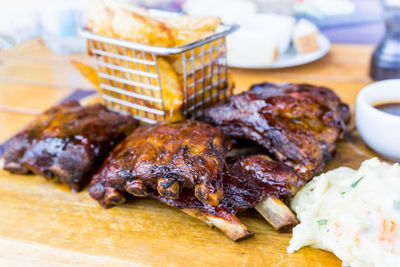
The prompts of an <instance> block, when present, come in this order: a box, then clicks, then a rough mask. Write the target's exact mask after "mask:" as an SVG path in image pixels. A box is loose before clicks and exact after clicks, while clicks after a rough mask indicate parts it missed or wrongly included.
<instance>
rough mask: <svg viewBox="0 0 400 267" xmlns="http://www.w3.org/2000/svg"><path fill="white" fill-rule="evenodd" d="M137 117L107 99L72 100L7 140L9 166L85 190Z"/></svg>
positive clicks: (74, 188) (7, 161) (14, 170)
mask: <svg viewBox="0 0 400 267" xmlns="http://www.w3.org/2000/svg"><path fill="white" fill-rule="evenodd" d="M136 126H137V122H136V121H135V120H134V119H132V118H130V117H128V116H121V115H119V114H117V113H115V112H112V111H109V110H107V108H106V107H104V106H103V105H101V104H95V105H91V106H85V107H83V106H81V105H80V104H79V103H78V102H76V101H70V102H66V103H63V104H60V105H58V106H55V107H52V108H50V109H49V110H47V111H46V112H44V113H43V114H42V115H40V116H39V117H38V118H37V119H36V120H35V121H34V122H33V123H31V124H30V125H29V126H28V127H27V128H26V129H24V130H23V131H21V132H20V133H18V134H17V135H16V136H14V137H13V138H12V139H10V141H8V142H7V146H6V152H5V154H4V160H5V163H4V169H5V170H8V171H10V172H12V173H21V174H26V173H29V172H33V173H35V174H39V175H43V176H45V177H46V178H48V179H54V180H57V181H59V182H61V183H65V184H67V185H69V187H70V188H71V190H74V191H79V190H81V189H82V187H83V186H85V185H86V184H87V183H89V179H90V173H91V171H92V169H93V168H94V167H95V166H96V165H98V163H99V160H101V159H102V158H103V156H104V155H105V154H106V153H108V152H109V151H110V150H111V148H113V147H114V145H115V144H117V143H118V142H119V141H121V140H122V139H123V138H124V137H126V136H127V135H128V134H129V133H131V132H132V131H133V130H134V129H135V128H136Z"/></svg>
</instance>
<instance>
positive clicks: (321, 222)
mask: <svg viewBox="0 0 400 267" xmlns="http://www.w3.org/2000/svg"><path fill="white" fill-rule="evenodd" d="M317 223H318V224H319V225H326V224H327V223H328V220H327V219H321V220H318V221H317Z"/></svg>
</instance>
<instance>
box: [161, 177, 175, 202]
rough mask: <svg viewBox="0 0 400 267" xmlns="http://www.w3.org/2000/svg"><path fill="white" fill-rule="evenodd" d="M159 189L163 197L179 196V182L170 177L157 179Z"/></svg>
mask: <svg viewBox="0 0 400 267" xmlns="http://www.w3.org/2000/svg"><path fill="white" fill-rule="evenodd" d="M157 191H158V193H159V194H160V195H162V196H163V197H166V198H173V199H176V198H178V197H179V184H178V182H176V181H173V180H171V179H168V178H165V179H164V178H160V179H158V181H157Z"/></svg>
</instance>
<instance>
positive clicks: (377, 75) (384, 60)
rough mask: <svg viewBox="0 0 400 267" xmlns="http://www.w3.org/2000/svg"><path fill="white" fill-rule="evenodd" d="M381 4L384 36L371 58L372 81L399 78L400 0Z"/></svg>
mask: <svg viewBox="0 0 400 267" xmlns="http://www.w3.org/2000/svg"><path fill="white" fill-rule="evenodd" d="M382 2H383V8H384V15H385V22H386V34H385V36H384V38H383V40H382V42H381V43H380V44H379V45H378V47H377V48H376V49H375V51H374V54H373V56H372V60H371V68H370V75H371V77H372V78H373V79H374V80H385V79H393V78H400V0H386V1H382Z"/></svg>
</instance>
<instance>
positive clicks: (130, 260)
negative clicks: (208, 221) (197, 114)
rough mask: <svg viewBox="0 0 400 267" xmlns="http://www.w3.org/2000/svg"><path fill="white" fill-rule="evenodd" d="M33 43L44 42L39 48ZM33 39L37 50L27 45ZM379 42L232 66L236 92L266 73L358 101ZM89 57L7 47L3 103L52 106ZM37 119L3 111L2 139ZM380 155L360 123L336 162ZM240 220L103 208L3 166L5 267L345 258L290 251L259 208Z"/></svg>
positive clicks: (0, 209)
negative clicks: (237, 223) (280, 64)
mask: <svg viewBox="0 0 400 267" xmlns="http://www.w3.org/2000/svg"><path fill="white" fill-rule="evenodd" d="M32 47H34V48H35V49H33V50H32ZM27 48H29V49H28V50H29V51H33V52H29V53H28V52H27ZM371 52H372V47H370V46H351V45H333V46H332V50H331V51H330V52H329V54H328V55H327V56H326V57H324V58H323V59H321V60H319V61H317V62H315V63H313V64H309V65H305V66H301V67H294V68H288V69H283V70H258V71H253V70H241V69H233V70H232V72H233V76H234V80H235V82H236V92H240V91H243V90H245V89H247V88H248V87H249V86H250V85H251V84H253V83H257V82H263V81H274V82H283V81H289V82H308V83H313V84H320V85H326V86H329V87H331V88H333V89H334V90H335V91H336V92H337V93H338V94H339V95H340V96H341V97H342V98H343V100H344V101H345V102H348V103H349V104H354V103H355V98H356V95H357V93H358V92H359V90H360V89H361V88H362V87H364V86H365V85H366V84H368V83H370V82H371V80H370V79H369V78H368V75H367V74H368V62H369V59H370V54H371ZM72 58H73V59H76V60H81V59H82V61H86V62H91V60H92V59H89V58H87V57H86V56H79V55H75V56H60V55H55V54H52V53H50V52H49V51H48V50H47V49H46V48H44V47H43V45H42V44H41V43H40V42H38V41H37V40H36V41H34V42H33V43H31V44H24V45H22V47H19V48H17V49H15V50H14V51H11V52H10V53H8V54H4V53H3V54H0V105H6V106H11V107H13V106H14V107H20V108H31V109H37V110H44V109H46V108H48V107H49V106H51V105H53V104H54V103H55V102H57V101H59V100H60V99H62V98H63V97H64V96H66V95H68V94H69V93H70V92H71V91H72V90H73V89H74V88H76V87H80V88H88V87H90V85H88V83H87V81H85V79H84V78H82V77H80V76H79V74H78V73H77V71H76V70H74V68H73V67H72V66H71V65H70V63H69V61H70V60H71V59H72ZM31 119H32V116H30V115H21V114H12V113H4V112H0V130H1V131H0V142H1V141H2V140H4V139H5V138H6V137H9V136H11V135H12V134H13V133H15V132H16V131H17V130H18V129H19V128H20V127H22V126H23V125H25V124H26V123H27V122H28V121H30V120H31ZM371 156H374V153H373V152H371V151H370V150H369V149H368V148H367V147H366V146H365V145H364V144H363V142H362V141H361V139H360V137H359V136H358V134H357V132H356V131H353V132H351V133H350V134H348V135H347V136H346V141H342V142H341V143H340V144H339V147H338V152H337V154H336V155H335V157H334V159H333V160H332V161H330V162H329V164H328V166H327V169H332V168H335V167H338V166H341V165H345V166H350V167H355V168H357V167H358V166H359V163H360V162H361V161H362V160H364V159H366V158H369V157H371ZM240 219H241V220H242V221H243V223H245V224H246V225H247V226H248V228H249V229H250V230H251V231H253V232H254V233H255V236H254V237H253V238H251V239H248V240H244V241H242V242H238V243H234V242H232V241H230V240H228V239H227V238H226V237H225V236H224V235H223V234H222V233H220V232H219V231H218V230H212V229H210V228H209V227H208V226H206V225H205V224H204V223H202V222H200V221H197V220H195V219H193V218H191V217H189V216H187V215H185V214H183V213H182V212H180V211H178V210H175V209H173V208H171V207H168V206H166V205H164V204H162V203H159V202H157V201H155V200H150V199H136V200H133V201H130V202H129V203H127V204H125V205H122V206H120V207H115V208H112V209H109V210H104V209H102V208H101V207H100V206H99V205H98V204H97V203H96V202H95V201H94V200H92V199H91V198H90V197H89V195H88V193H87V190H84V191H83V192H81V193H78V194H72V193H69V192H67V191H66V190H65V189H64V188H63V187H61V186H58V185H55V184H54V183H53V182H49V181H46V180H45V179H44V178H42V177H37V176H34V175H26V176H22V175H12V174H9V173H7V172H5V171H2V170H1V171H0V266H42V267H43V266H71V265H73V266H188V265H190V266H209V265H212V266H214V265H220V266H340V264H341V262H340V261H339V260H338V259H337V258H336V257H335V256H334V255H333V254H331V253H328V252H325V251H322V250H317V249H312V248H305V249H301V250H300V251H299V252H296V253H294V254H287V253H286V247H287V246H288V243H289V240H290V237H291V235H290V234H279V233H277V232H276V231H274V230H273V229H272V228H271V227H270V226H269V225H268V224H267V223H266V222H265V220H263V219H262V218H261V216H260V215H258V214H257V213H256V212H255V211H249V212H246V213H244V214H242V215H241V216H240Z"/></svg>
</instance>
